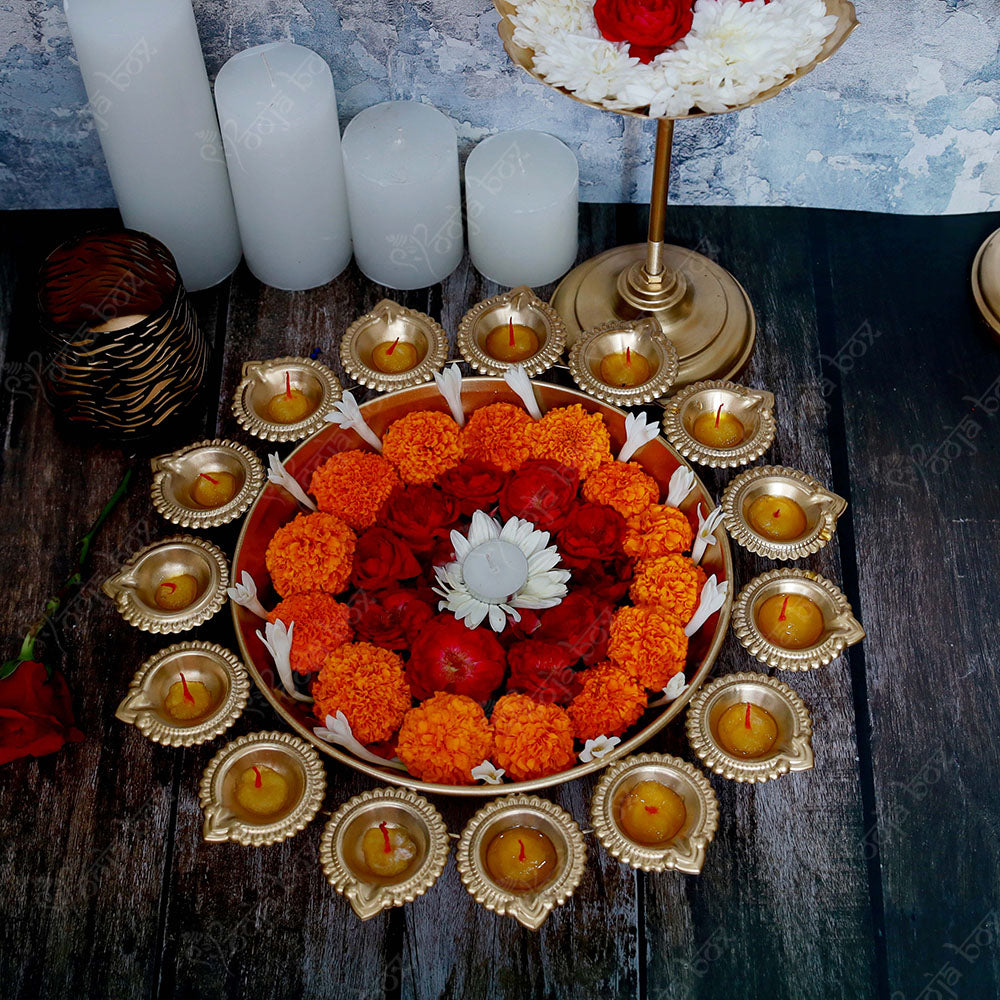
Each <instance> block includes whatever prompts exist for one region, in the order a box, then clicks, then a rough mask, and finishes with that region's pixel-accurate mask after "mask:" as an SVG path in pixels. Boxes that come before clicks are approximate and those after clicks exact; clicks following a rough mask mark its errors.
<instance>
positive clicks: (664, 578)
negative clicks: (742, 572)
mask: <svg viewBox="0 0 1000 1000" xmlns="http://www.w3.org/2000/svg"><path fill="white" fill-rule="evenodd" d="M705 579H706V577H705V571H704V570H703V569H702V568H701V567H700V566H696V565H695V564H694V563H693V562H691V559H690V558H689V557H688V556H682V555H681V554H680V553H679V552H673V553H671V554H670V555H668V556H660V558H659V559H650V560H647V561H645V562H642V563H640V564H639V568H638V569H637V570H636V573H635V578H634V579H633V580H632V586H631V587H629V589H628V593H629V597H631V598H632V603H633V604H655V605H657V606H658V607H660V608H662V609H663V610H664V611H667V612H669V613H670V614H671V615H673V616H674V617H675V618H677V619H678V620H679V621H680V622H681V624H682V625H686V624H687V623H688V622H689V621H691V616H692V615H693V614H694V611H695V608H697V607H698V597H699V595H700V594H701V588H702V587H703V586H704V584H705Z"/></svg>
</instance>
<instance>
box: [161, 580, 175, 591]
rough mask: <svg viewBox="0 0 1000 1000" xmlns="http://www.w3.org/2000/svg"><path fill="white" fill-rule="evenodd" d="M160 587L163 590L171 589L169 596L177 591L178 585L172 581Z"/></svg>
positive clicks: (165, 581) (167, 581) (164, 582)
mask: <svg viewBox="0 0 1000 1000" xmlns="http://www.w3.org/2000/svg"><path fill="white" fill-rule="evenodd" d="M160 586H161V587H163V588H167V587H169V588H170V589H169V590H167V593H168V594H172V593H173V592H174V591H175V590H176V589H177V584H176V583H174V582H173V581H171V580H164V581H163V583H161V584H160Z"/></svg>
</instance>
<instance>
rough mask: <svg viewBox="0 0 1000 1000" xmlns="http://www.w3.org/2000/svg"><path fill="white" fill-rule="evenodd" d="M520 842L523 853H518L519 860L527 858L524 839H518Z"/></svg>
mask: <svg viewBox="0 0 1000 1000" xmlns="http://www.w3.org/2000/svg"><path fill="white" fill-rule="evenodd" d="M518 844H520V845H521V853H520V854H518V856H517V860H518V861H523V860H524V858H525V854H524V841H523V840H518Z"/></svg>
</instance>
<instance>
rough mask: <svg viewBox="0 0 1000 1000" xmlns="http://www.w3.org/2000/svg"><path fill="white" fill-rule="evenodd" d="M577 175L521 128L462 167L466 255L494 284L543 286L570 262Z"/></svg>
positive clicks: (547, 143)
mask: <svg viewBox="0 0 1000 1000" xmlns="http://www.w3.org/2000/svg"><path fill="white" fill-rule="evenodd" d="M579 177H580V171H579V168H578V166H577V162H576V157H575V156H574V155H573V153H572V152H571V151H570V150H569V149H568V148H567V147H566V146H564V145H563V144H562V143H561V142H560V141H559V140H558V139H556V138H555V137H554V136H551V135H546V134H545V133H544V132H533V131H531V130H528V129H524V130H521V131H517V132H502V133H500V134H499V135H493V136H490V137H489V138H488V139H484V140H483V141H482V142H481V143H479V145H478V146H476V148H475V149H474V150H473V151H472V152H471V153H470V154H469V159H468V161H467V162H466V164H465V200H466V203H467V205H468V210H469V211H468V215H469V256H470V257H471V258H472V263H473V264H474V265H475V267H476V270H477V271H479V272H480V273H481V274H482V275H484V276H485V277H487V278H489V279H490V280H491V281H495V282H496V283H497V284H499V285H509V286H510V287H511V288H513V287H514V286H516V285H531V286H537V285H544V284H547V283H548V282H550V281H555V280H556V278H560V277H562V275H564V274H565V273H566V272H567V271H568V270H569V269H570V268H571V267H572V266H573V261H575V260H576V241H577V225H578V222H577V209H578V204H577V202H578V192H579Z"/></svg>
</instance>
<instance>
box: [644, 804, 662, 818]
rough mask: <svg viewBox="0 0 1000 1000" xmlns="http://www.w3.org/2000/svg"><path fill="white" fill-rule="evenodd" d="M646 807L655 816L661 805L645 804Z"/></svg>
mask: <svg viewBox="0 0 1000 1000" xmlns="http://www.w3.org/2000/svg"><path fill="white" fill-rule="evenodd" d="M644 808H645V810H646V812H648V813H649V815H650V816H655V815H656V814H657V813H658V812H659V811H660V807H659V806H645V807H644Z"/></svg>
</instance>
